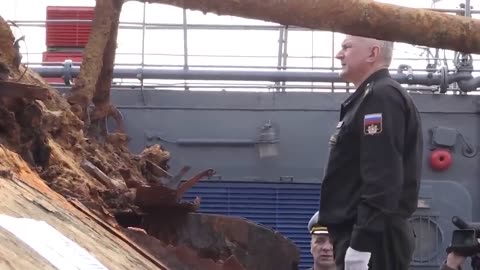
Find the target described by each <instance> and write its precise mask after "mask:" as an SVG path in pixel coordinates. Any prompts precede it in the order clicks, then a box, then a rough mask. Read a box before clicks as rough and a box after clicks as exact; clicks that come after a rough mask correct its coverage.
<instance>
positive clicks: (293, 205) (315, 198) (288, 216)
mask: <svg viewBox="0 0 480 270" xmlns="http://www.w3.org/2000/svg"><path fill="white" fill-rule="evenodd" d="M195 196H199V197H201V198H202V202H201V205H200V210H199V211H200V212H203V213H214V214H223V215H229V216H240V217H244V218H247V219H250V220H252V221H254V222H257V223H260V224H262V225H264V226H268V227H270V228H272V229H273V230H276V231H279V232H280V233H282V235H284V236H286V237H288V238H289V239H291V240H292V241H293V242H294V243H295V244H296V245H297V246H298V248H299V249H300V252H301V254H300V265H299V266H300V267H299V269H307V268H308V267H311V265H312V263H313V259H312V256H311V254H310V235H309V233H308V231H307V224H308V221H309V220H310V217H311V216H312V215H313V213H315V211H317V210H318V203H319V198H320V197H319V196H320V185H319V184H298V183H295V184H292V183H258V182H256V183H252V182H211V181H210V182H208V181H205V182H200V183H199V184H197V185H196V186H195V187H193V188H192V189H191V190H190V191H189V192H188V193H187V194H186V196H185V197H184V198H185V200H193V199H194V198H195Z"/></svg>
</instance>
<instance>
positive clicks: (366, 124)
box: [363, 113, 382, 135]
mask: <svg viewBox="0 0 480 270" xmlns="http://www.w3.org/2000/svg"><path fill="white" fill-rule="evenodd" d="M363 132H364V133H365V134H366V135H373V134H378V133H380V132H382V114H381V113H373V114H366V115H365V116H364V118H363Z"/></svg>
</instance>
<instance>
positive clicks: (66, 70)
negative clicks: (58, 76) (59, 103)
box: [62, 59, 73, 86]
mask: <svg viewBox="0 0 480 270" xmlns="http://www.w3.org/2000/svg"><path fill="white" fill-rule="evenodd" d="M72 65H73V62H72V60H70V59H67V60H65V62H64V63H63V75H62V78H63V82H64V83H65V85H68V86H70V85H72V76H73V75H72Z"/></svg>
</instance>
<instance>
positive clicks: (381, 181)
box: [319, 36, 423, 270]
mask: <svg viewBox="0 0 480 270" xmlns="http://www.w3.org/2000/svg"><path fill="white" fill-rule="evenodd" d="M392 51H393V43H392V42H387V41H380V40H375V39H369V38H362V37H356V36H347V37H346V38H345V40H344V41H343V43H342V49H341V50H340V52H339V53H338V54H337V56H336V58H337V59H339V60H340V61H341V63H342V73H341V76H342V77H343V78H344V79H345V80H346V81H349V82H352V83H353V84H354V85H355V86H356V87H357V89H356V91H355V92H354V93H353V94H352V95H351V96H350V97H348V98H347V100H345V102H343V104H342V106H341V111H340V121H339V122H338V124H337V127H336V131H335V132H334V134H333V135H332V136H331V138H330V155H329V159H328V163H327V165H326V169H325V175H324V180H323V183H322V190H321V198H320V199H321V201H320V217H319V224H321V225H324V226H327V228H328V232H329V233H330V236H331V238H332V242H333V246H334V254H335V262H336V265H337V269H339V270H340V269H341V270H343V269H345V270H366V269H373V270H407V269H408V267H409V264H410V260H411V256H412V255H413V250H414V235H413V230H412V228H411V227H410V224H409V222H408V221H407V219H408V218H409V217H410V216H411V215H412V213H413V212H414V211H415V209H416V207H417V200H418V192H419V187H420V174H421V158H422V149H423V138H422V129H421V121H420V116H419V113H418V111H417V109H416V107H415V105H414V103H413V101H412V99H411V97H410V96H409V95H408V93H407V92H406V91H405V90H404V88H402V86H401V85H400V84H398V83H397V82H396V81H395V80H393V79H392V78H391V77H390V75H389V72H388V69H387V68H388V66H389V65H390V63H391V59H392Z"/></svg>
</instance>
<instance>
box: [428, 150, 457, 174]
mask: <svg viewBox="0 0 480 270" xmlns="http://www.w3.org/2000/svg"><path fill="white" fill-rule="evenodd" d="M451 164H452V154H451V153H450V151H448V150H445V149H435V150H434V151H432V154H431V155H430V166H432V168H433V169H435V170H437V171H444V170H446V169H448V167H450V165H451Z"/></svg>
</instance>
